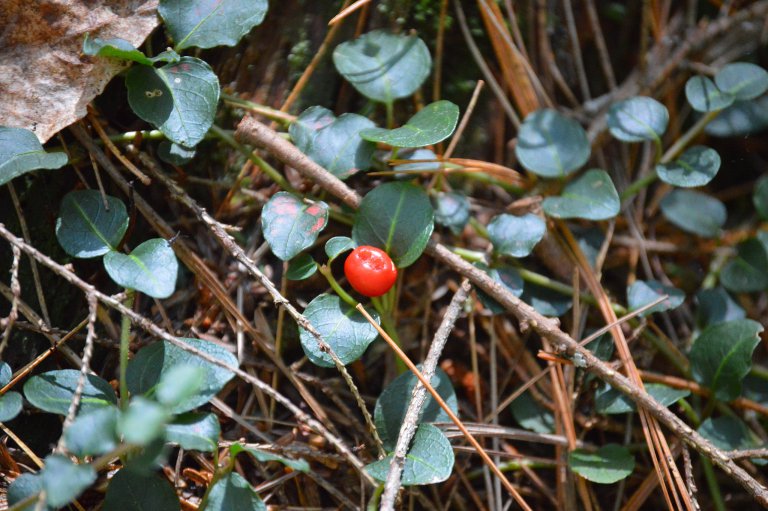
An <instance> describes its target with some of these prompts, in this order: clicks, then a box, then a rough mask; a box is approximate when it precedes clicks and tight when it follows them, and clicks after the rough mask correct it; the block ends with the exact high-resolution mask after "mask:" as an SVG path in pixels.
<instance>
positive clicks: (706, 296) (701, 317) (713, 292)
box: [696, 287, 747, 327]
mask: <svg viewBox="0 0 768 511" xmlns="http://www.w3.org/2000/svg"><path fill="white" fill-rule="evenodd" d="M696 301H697V302H698V303H699V308H698V309H697V311H696V317H697V318H698V322H699V324H700V325H702V326H705V327H706V326H709V325H714V324H716V323H722V322H724V321H733V320H735V319H744V318H745V317H747V313H746V312H745V311H744V309H742V308H741V306H740V305H739V304H738V303H736V302H735V301H734V300H733V298H731V295H729V294H728V292H727V291H726V290H725V289H723V288H722V287H716V288H713V289H702V290H701V291H699V292H698V293H696Z"/></svg>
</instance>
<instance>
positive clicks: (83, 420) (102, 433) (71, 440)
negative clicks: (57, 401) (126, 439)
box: [64, 406, 119, 458]
mask: <svg viewBox="0 0 768 511" xmlns="http://www.w3.org/2000/svg"><path fill="white" fill-rule="evenodd" d="M118 414H119V412H118V409H117V407H115V406H105V407H104V408H99V409H96V410H93V411H91V412H89V413H81V414H80V415H79V416H78V417H77V418H76V419H75V420H74V422H72V424H71V425H70V426H69V428H67V429H66V430H65V431H64V440H65V443H66V445H67V450H69V452H71V453H72V454H74V455H76V456H78V457H80V458H82V457H84V456H98V455H100V454H105V453H108V452H109V451H111V450H112V449H114V448H115V447H116V446H117V444H118V442H119V439H118V436H117V417H118Z"/></svg>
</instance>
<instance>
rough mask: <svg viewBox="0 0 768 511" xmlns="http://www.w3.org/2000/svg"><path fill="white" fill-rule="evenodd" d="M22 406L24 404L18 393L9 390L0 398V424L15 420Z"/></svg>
mask: <svg viewBox="0 0 768 511" xmlns="http://www.w3.org/2000/svg"><path fill="white" fill-rule="evenodd" d="M23 406H24V402H23V400H22V399H21V394H19V393H18V392H14V391H12V390H11V391H9V392H6V393H5V394H3V395H2V396H0V422H8V421H11V420H13V419H14V418H16V416H17V415H19V413H21V409H22V407H23Z"/></svg>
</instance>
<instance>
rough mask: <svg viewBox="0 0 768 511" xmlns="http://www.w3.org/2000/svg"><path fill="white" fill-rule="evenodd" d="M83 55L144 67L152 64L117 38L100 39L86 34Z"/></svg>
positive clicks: (132, 47) (132, 46)
mask: <svg viewBox="0 0 768 511" xmlns="http://www.w3.org/2000/svg"><path fill="white" fill-rule="evenodd" d="M83 53H84V54H86V55H91V56H97V57H111V58H115V59H123V60H130V61H133V62H138V63H139V64H142V65H145V66H151V65H152V64H153V62H152V60H150V59H149V57H147V56H146V55H144V53H143V52H141V51H139V50H137V49H136V47H135V46H134V45H132V44H131V43H130V42H128V41H126V40H125V39H119V38H114V39H102V38H100V37H89V36H88V34H85V40H84V41H83Z"/></svg>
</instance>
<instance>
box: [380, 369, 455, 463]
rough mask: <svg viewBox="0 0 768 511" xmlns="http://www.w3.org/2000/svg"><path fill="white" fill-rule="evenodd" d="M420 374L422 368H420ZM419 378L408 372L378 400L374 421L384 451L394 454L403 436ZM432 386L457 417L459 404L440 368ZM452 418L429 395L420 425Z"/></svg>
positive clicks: (436, 372)
mask: <svg viewBox="0 0 768 511" xmlns="http://www.w3.org/2000/svg"><path fill="white" fill-rule="evenodd" d="M417 367H418V368H419V370H421V365H418V366H417ZM418 381H419V380H418V379H417V378H416V375H414V374H413V373H412V372H410V371H408V372H405V373H403V374H401V375H400V376H398V377H397V378H395V379H394V380H392V382H390V383H389V385H387V386H386V387H385V388H384V390H383V391H381V395H379V398H378V399H377V400H376V407H375V408H374V410H373V420H374V423H375V424H376V431H378V432H379V437H381V441H382V443H383V444H384V449H386V450H388V451H391V450H394V448H395V444H396V443H397V437H398V435H399V434H400V426H402V424H403V419H404V418H405V412H406V410H407V409H408V405H409V404H410V401H411V394H412V392H413V388H414V387H415V386H416V384H417V383H418ZM430 383H431V384H432V386H433V387H434V388H435V390H436V391H437V394H438V395H439V396H440V397H442V398H443V401H445V403H446V404H447V405H448V408H450V409H451V411H453V412H454V413H458V409H459V404H458V401H457V399H456V392H455V391H454V390H453V385H452V384H451V379H450V378H449V377H448V375H447V374H446V373H445V371H443V370H442V369H440V368H439V367H438V368H437V369H436V370H435V374H434V376H432V379H431V380H430ZM450 420H451V419H450V417H449V416H448V414H447V413H445V411H444V410H443V409H442V408H440V405H439V404H437V401H435V398H433V397H432V396H431V395H427V399H426V401H425V402H424V406H423V407H422V408H421V412H420V413H419V421H418V422H419V423H431V422H448V421H450Z"/></svg>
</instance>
